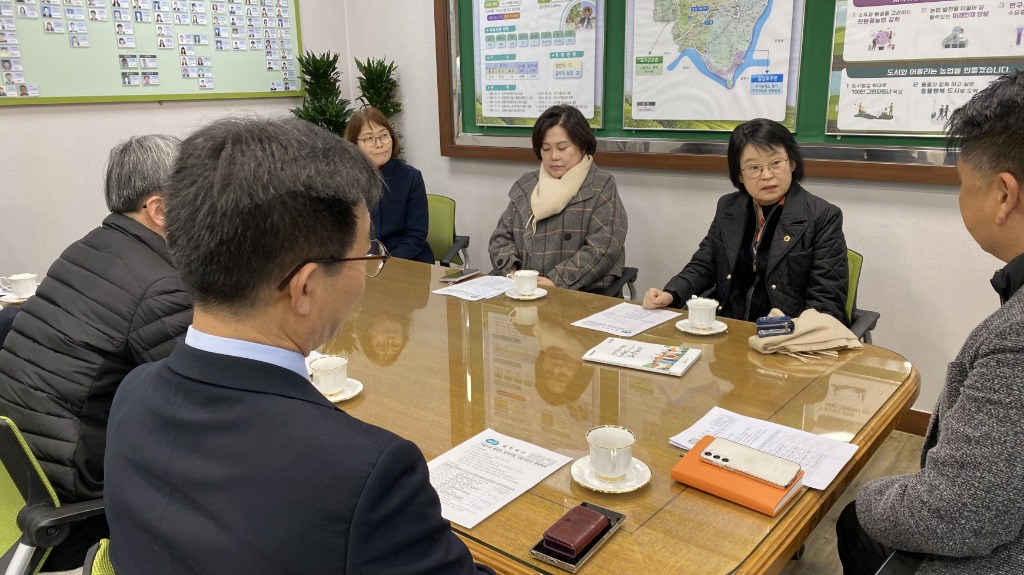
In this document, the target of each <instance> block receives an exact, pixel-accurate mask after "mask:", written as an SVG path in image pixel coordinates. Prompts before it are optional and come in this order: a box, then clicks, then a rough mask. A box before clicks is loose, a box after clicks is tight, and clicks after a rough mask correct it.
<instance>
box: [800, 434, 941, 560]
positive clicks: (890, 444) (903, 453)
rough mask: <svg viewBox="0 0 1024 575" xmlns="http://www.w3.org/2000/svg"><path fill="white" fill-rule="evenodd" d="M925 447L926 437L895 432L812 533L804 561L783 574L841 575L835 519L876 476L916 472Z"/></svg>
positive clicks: (805, 549)
mask: <svg viewBox="0 0 1024 575" xmlns="http://www.w3.org/2000/svg"><path fill="white" fill-rule="evenodd" d="M923 444H924V438H923V437H920V436H917V435H911V434H909V433H903V432H900V431H894V432H893V433H892V435H890V436H889V438H888V439H886V440H885V443H883V444H882V446H881V447H879V448H878V451H877V452H875V455H874V457H872V458H871V461H869V462H868V464H867V465H865V466H864V469H862V470H861V472H860V475H858V476H857V479H855V480H854V481H853V483H852V484H850V487H849V488H847V490H846V493H844V494H843V495H842V497H840V498H839V500H838V501H837V502H836V504H835V505H834V506H833V507H832V509H831V510H830V511H829V513H828V515H826V516H825V518H824V519H822V520H821V523H819V524H818V527H817V528H816V529H815V530H814V531H812V532H811V535H810V537H808V538H807V542H806V543H805V544H804V545H805V547H804V556H803V558H802V559H799V560H796V561H790V562H789V564H788V565H786V568H785V569H783V570H782V575H840V574H841V573H842V572H843V570H842V567H841V566H840V564H839V556H838V555H837V554H836V519H838V518H839V513H840V512H842V510H843V508H844V507H846V504H847V503H849V502H850V501H853V500H854V499H855V498H856V497H857V493H858V492H859V491H860V487H861V486H862V485H864V484H865V483H866V482H868V481H870V480H872V479H874V478H876V477H885V476H887V475H906V474H909V473H914V472H916V471H917V469H918V467H919V461H920V454H921V446H922V445H923Z"/></svg>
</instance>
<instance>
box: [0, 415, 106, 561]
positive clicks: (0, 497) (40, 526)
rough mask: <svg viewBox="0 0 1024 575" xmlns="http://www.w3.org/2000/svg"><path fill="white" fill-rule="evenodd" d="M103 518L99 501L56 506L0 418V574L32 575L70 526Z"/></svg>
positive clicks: (20, 442)
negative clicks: (0, 553) (82, 520)
mask: <svg viewBox="0 0 1024 575" xmlns="http://www.w3.org/2000/svg"><path fill="white" fill-rule="evenodd" d="M101 513H103V500H102V499H94V500H92V501H83V502H81V503H72V504H70V505H61V503H60V500H59V499H57V492H56V491H54V490H53V486H52V485H50V481H49V480H48V479H46V475H44V474H43V470H42V468H41V467H39V462H38V461H36V458H35V456H34V455H33V454H32V450H31V449H29V447H28V444H27V443H25V438H23V437H22V436H21V432H20V431H18V427H17V426H16V425H14V422H13V421H11V420H10V419H9V418H7V417H3V416H0V551H3V556H0V572H3V573H4V574H5V575H34V574H35V573H38V572H39V568H40V567H41V566H42V564H43V561H44V560H45V559H46V556H47V555H49V554H50V548H51V547H54V546H56V545H57V544H59V543H60V542H62V541H64V539H65V538H66V537H67V536H68V529H69V526H70V524H71V523H73V522H75V521H79V520H81V519H85V518H86V517H91V516H93V515H99V514H101Z"/></svg>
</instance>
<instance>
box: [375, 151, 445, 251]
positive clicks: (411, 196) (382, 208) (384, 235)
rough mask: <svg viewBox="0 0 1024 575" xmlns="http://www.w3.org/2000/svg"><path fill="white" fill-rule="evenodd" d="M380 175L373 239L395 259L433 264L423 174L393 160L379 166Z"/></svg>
mask: <svg viewBox="0 0 1024 575" xmlns="http://www.w3.org/2000/svg"><path fill="white" fill-rule="evenodd" d="M380 174H381V176H382V177H383V178H384V189H383V190H382V192H383V194H382V195H381V198H380V202H378V203H377V207H376V208H374V210H373V214H372V217H373V229H374V230H375V233H376V236H377V237H378V238H379V239H380V241H382V242H384V247H386V248H387V249H388V253H390V254H391V255H393V256H395V257H396V258H402V259H406V260H414V261H417V262H424V263H428V264H432V263H434V252H433V251H431V249H430V244H428V243H427V229H428V228H429V227H430V211H429V210H428V208H427V188H426V186H425V185H424V184H423V174H421V173H420V171H419V170H417V169H416V168H414V167H412V166H410V165H409V164H406V163H405V162H403V161H401V160H398V159H394V158H393V159H391V160H388V162H387V163H386V164H384V165H383V166H381V168H380Z"/></svg>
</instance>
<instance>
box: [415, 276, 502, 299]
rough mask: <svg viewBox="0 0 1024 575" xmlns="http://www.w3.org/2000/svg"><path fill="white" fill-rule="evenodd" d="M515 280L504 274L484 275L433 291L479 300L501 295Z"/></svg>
mask: <svg viewBox="0 0 1024 575" xmlns="http://www.w3.org/2000/svg"><path fill="white" fill-rule="evenodd" d="M515 285H516V284H515V282H514V281H512V280H510V279H508V278H506V277H502V276H484V277H480V278H476V279H471V280H466V281H464V282H459V283H457V284H455V285H451V286H448V287H443V288H441V289H436V290H434V291H433V293H436V294H441V295H450V296H455V297H457V298H461V299H465V300H469V301H478V300H482V299H487V298H492V297H494V296H497V295H501V294H503V293H505V292H507V291H508V290H509V289H511V288H512V287H513V286H515Z"/></svg>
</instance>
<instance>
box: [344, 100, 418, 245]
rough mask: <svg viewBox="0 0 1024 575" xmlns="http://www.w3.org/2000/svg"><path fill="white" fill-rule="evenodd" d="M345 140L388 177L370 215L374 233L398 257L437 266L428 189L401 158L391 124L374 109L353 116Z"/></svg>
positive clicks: (399, 148) (361, 111)
mask: <svg viewBox="0 0 1024 575" xmlns="http://www.w3.org/2000/svg"><path fill="white" fill-rule="evenodd" d="M345 139H346V140H348V141H349V142H352V143H353V144H355V145H356V147H357V148H359V151H361V152H362V153H363V155H365V156H366V157H367V158H369V159H370V161H371V162H373V165H375V166H377V168H378V169H380V174H381V176H382V177H383V178H384V188H383V190H382V191H383V194H382V195H381V199H380V202H378V203H377V207H375V208H374V209H373V211H372V212H371V213H370V217H371V218H372V220H373V234H374V235H375V236H376V237H378V238H380V240H381V241H382V242H383V243H384V246H385V247H387V249H388V253H390V254H391V255H392V256H394V257H396V258H403V259H407V260H415V261H418V262H425V263H428V264H432V263H434V252H432V251H431V250H430V245H429V244H427V227H428V225H429V224H430V216H429V213H428V211H427V188H426V186H424V184H423V174H421V173H420V171H419V170H417V169H416V168H414V167H412V166H410V165H409V164H406V163H405V162H403V161H402V160H399V159H398V154H399V153H400V152H401V146H400V144H399V142H398V138H397V137H395V129H394V127H392V126H391V122H389V121H388V119H387V118H386V117H385V116H384V114H383V113H381V111H380V110H378V109H376V108H373V107H369V106H367V107H365V108H363V109H361V110H359V111H358V112H356V113H354V114H352V117H351V118H349V120H348V124H347V125H346V126H345Z"/></svg>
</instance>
